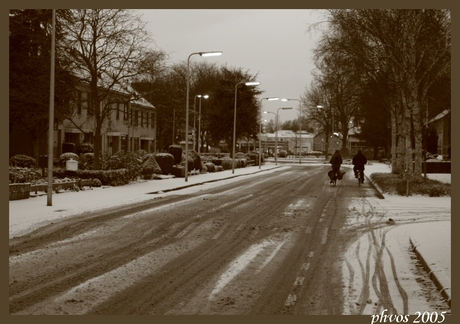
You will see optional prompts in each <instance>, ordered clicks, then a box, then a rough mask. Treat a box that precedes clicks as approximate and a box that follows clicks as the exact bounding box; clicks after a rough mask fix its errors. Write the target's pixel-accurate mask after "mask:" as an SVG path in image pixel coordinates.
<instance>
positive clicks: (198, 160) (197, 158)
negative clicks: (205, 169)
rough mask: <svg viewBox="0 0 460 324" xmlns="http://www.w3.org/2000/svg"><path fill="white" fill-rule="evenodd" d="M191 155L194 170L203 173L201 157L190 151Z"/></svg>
mask: <svg viewBox="0 0 460 324" xmlns="http://www.w3.org/2000/svg"><path fill="white" fill-rule="evenodd" d="M189 155H190V156H191V157H192V159H193V169H195V170H198V171H200V172H201V166H202V164H201V156H200V155H199V154H198V153H197V152H196V151H193V150H192V151H190V152H189Z"/></svg>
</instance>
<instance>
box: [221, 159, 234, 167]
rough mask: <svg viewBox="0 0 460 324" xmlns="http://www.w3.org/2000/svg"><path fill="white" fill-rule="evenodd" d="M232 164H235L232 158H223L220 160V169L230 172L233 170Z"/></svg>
mask: <svg viewBox="0 0 460 324" xmlns="http://www.w3.org/2000/svg"><path fill="white" fill-rule="evenodd" d="M233 164H236V163H235V161H234V160H233V159H232V158H223V159H222V168H223V169H224V170H230V169H232V168H234V166H233Z"/></svg>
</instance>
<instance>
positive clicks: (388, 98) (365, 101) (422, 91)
mask: <svg viewBox="0 0 460 324" xmlns="http://www.w3.org/2000/svg"><path fill="white" fill-rule="evenodd" d="M315 62H316V66H317V70H318V73H317V74H316V75H315V78H314V81H313V83H312V84H311V86H310V88H308V89H306V91H305V93H304V95H303V98H302V100H303V105H304V106H305V107H308V108H307V113H308V115H309V120H310V121H311V123H312V124H313V125H315V127H317V128H319V129H321V130H322V131H325V132H326V135H329V134H330V132H331V131H332V129H334V131H339V132H340V133H341V134H342V136H343V143H344V147H346V143H347V137H348V133H349V130H350V126H359V127H360V130H361V135H362V136H363V138H364V139H366V140H367V141H368V143H370V144H371V145H374V146H375V147H378V146H380V147H381V146H384V147H391V157H392V170H393V172H395V173H402V172H408V173H413V174H414V175H421V174H422V172H421V171H422V170H421V167H422V163H421V162H422V160H423V153H424V148H425V146H424V145H425V142H426V141H425V136H426V128H427V127H426V123H427V120H428V118H431V117H434V116H435V115H437V114H438V113H439V112H441V111H442V110H445V109H450V107H451V106H450V66H451V12H450V10H428V9H418V10H393V9H391V10H390V9H372V10H361V9H350V10H328V11H327V29H326V31H325V32H324V33H323V36H322V38H321V40H320V42H319V43H318V45H317V47H316V49H315ZM318 105H321V106H323V108H322V109H318V108H317V106H318ZM389 139H391V140H390V141H389ZM414 161H415V163H414ZM413 166H414V167H413Z"/></svg>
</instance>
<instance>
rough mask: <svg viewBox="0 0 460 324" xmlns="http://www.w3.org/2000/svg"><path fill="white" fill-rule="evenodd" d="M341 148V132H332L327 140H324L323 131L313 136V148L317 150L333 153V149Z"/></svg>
mask: <svg viewBox="0 0 460 324" xmlns="http://www.w3.org/2000/svg"><path fill="white" fill-rule="evenodd" d="M341 149H342V134H340V133H334V134H332V135H330V136H329V140H328V141H326V135H325V133H324V132H322V133H319V134H318V135H316V136H315V137H314V140H313V150H314V151H319V152H326V150H327V151H328V154H333V153H334V152H335V150H341Z"/></svg>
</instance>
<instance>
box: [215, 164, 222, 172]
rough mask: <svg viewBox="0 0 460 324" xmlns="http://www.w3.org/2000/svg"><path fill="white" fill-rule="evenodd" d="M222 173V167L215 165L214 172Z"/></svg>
mask: <svg viewBox="0 0 460 324" xmlns="http://www.w3.org/2000/svg"><path fill="white" fill-rule="evenodd" d="M220 171H224V168H223V167H222V165H216V172H220Z"/></svg>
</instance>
